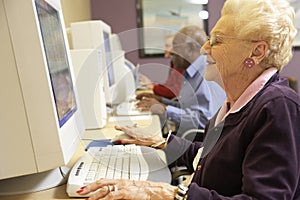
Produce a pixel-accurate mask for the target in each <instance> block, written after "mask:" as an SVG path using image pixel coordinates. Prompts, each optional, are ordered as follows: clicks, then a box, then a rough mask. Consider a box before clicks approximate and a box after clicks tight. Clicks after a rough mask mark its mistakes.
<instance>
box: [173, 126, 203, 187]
mask: <svg viewBox="0 0 300 200" xmlns="http://www.w3.org/2000/svg"><path fill="white" fill-rule="evenodd" d="M203 134H204V129H190V130H187V131H186V132H184V133H183V134H182V136H181V138H184V139H187V140H190V141H203ZM170 170H171V173H172V182H171V184H172V185H178V184H180V183H182V182H183V181H184V180H186V177H187V176H190V175H191V173H190V172H189V171H188V170H187V169H186V167H182V166H177V164H176V162H175V164H174V165H173V166H171V169H170Z"/></svg>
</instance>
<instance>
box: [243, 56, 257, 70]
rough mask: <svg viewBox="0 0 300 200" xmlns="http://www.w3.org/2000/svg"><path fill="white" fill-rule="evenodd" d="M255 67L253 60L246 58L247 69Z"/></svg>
mask: <svg viewBox="0 0 300 200" xmlns="http://www.w3.org/2000/svg"><path fill="white" fill-rule="evenodd" d="M254 65H255V61H254V60H253V59H252V58H246V59H245V60H244V66H245V67H248V68H251V67H253V66H254Z"/></svg>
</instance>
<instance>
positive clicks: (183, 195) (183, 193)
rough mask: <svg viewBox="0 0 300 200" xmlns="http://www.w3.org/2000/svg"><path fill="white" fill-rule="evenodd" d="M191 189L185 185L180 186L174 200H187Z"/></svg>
mask: <svg viewBox="0 0 300 200" xmlns="http://www.w3.org/2000/svg"><path fill="white" fill-rule="evenodd" d="M188 190H189V188H188V187H187V186H185V185H184V184H179V185H178V187H177V190H176V193H175V197H174V200H186V199H187V193H188Z"/></svg>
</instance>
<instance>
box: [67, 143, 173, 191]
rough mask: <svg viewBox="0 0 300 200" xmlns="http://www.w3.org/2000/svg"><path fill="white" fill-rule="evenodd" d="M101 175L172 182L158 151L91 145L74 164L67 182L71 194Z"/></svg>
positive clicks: (142, 147) (102, 176) (131, 146)
mask: <svg viewBox="0 0 300 200" xmlns="http://www.w3.org/2000/svg"><path fill="white" fill-rule="evenodd" d="M100 178H109V179H130V180H151V181H157V182H168V183H170V181H171V174H170V171H169V169H168V167H167V165H166V164H165V162H164V161H162V160H161V158H160V156H159V155H158V153H157V151H156V150H155V149H153V148H150V147H144V146H137V145H113V146H111V145H109V146H107V147H91V148H89V149H88V151H87V152H86V153H85V154H84V155H83V156H82V157H81V158H80V159H79V160H78V161H77V162H76V164H75V165H74V166H73V168H72V170H71V172H70V175H69V178H68V183H67V193H68V195H69V196H70V197H82V196H80V195H79V194H77V193H76V191H77V190H79V189H80V188H81V187H82V186H84V185H87V184H89V183H92V182H94V181H96V180H99V179H100Z"/></svg>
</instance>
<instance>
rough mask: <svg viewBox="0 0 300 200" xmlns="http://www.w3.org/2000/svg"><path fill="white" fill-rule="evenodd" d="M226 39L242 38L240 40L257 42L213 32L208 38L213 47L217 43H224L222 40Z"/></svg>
mask: <svg viewBox="0 0 300 200" xmlns="http://www.w3.org/2000/svg"><path fill="white" fill-rule="evenodd" d="M224 39H231V40H240V41H247V42H257V41H256V40H249V39H240V38H236V37H231V36H224V35H218V34H212V35H211V36H210V37H208V38H207V41H209V45H210V46H211V47H213V46H215V45H218V44H220V43H222V41H223V40H224Z"/></svg>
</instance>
